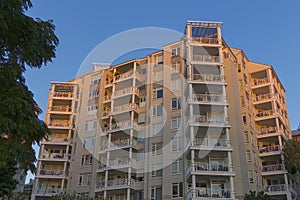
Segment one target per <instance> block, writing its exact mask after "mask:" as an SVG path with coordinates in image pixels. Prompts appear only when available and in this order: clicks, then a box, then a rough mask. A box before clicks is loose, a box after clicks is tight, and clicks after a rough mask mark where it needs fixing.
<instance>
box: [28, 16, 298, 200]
mask: <svg viewBox="0 0 300 200" xmlns="http://www.w3.org/2000/svg"><path fill="white" fill-rule="evenodd" d="M221 28H222V23H220V22H204V21H188V22H187V24H186V27H185V36H184V37H183V38H182V39H180V40H179V41H176V42H174V43H171V44H166V45H165V46H164V47H163V49H162V50H161V51H157V52H154V53H151V54H149V55H147V56H145V57H144V58H139V59H134V60H129V61H126V62H123V63H120V64H117V65H114V66H109V65H106V64H94V70H93V71H92V72H90V73H88V74H85V75H82V76H80V77H78V78H76V79H74V80H71V81H69V82H53V83H52V87H51V89H50V93H49V102H48V109H47V114H46V119H45V120H46V122H47V124H48V126H49V129H50V131H51V133H52V134H51V136H50V138H48V140H44V141H43V142H42V145H41V150H40V155H39V159H38V161H39V162H38V172H37V175H36V181H35V185H34V191H33V195H32V199H44V198H46V197H50V196H52V195H55V194H58V193H60V192H68V193H72V192H76V193H77V195H78V197H81V198H82V199H84V198H92V199H111V200H118V199H127V200H131V199H145V200H159V199H188V200H198V199H199V200H200V199H204V200H205V199H243V197H244V194H245V193H248V192H249V191H250V190H252V191H261V190H264V191H265V192H266V193H267V194H268V195H271V196H272V198H274V199H296V198H297V193H296V191H295V190H294V189H293V188H295V187H294V186H295V180H294V179H293V177H292V176H290V175H289V174H288V173H287V171H286V170H285V168H284V165H283V161H284V158H283V155H282V151H281V150H282V147H283V146H284V144H285V142H286V141H287V139H289V138H290V135H291V132H290V130H289V121H288V116H287V107H286V102H285V91H284V88H283V86H282V85H281V83H280V81H279V79H278V77H277V75H276V73H275V71H274V70H273V68H272V67H271V66H268V65H263V64H258V63H254V62H251V61H249V60H248V58H247V57H246V56H245V54H244V53H243V51H242V50H240V49H234V48H230V47H229V46H228V45H227V44H226V42H225V41H224V40H223V38H222V31H221ZM267 97H269V98H267Z"/></svg>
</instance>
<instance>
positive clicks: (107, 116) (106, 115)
mask: <svg viewBox="0 0 300 200" xmlns="http://www.w3.org/2000/svg"><path fill="white" fill-rule="evenodd" d="M111 114H112V113H111V111H110V110H105V111H103V113H102V119H104V118H109V116H110V115H111Z"/></svg>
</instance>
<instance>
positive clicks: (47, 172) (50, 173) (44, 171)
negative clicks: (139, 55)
mask: <svg viewBox="0 0 300 200" xmlns="http://www.w3.org/2000/svg"><path fill="white" fill-rule="evenodd" d="M37 174H38V175H45V176H64V174H65V172H64V170H49V169H40V170H38V173H37Z"/></svg>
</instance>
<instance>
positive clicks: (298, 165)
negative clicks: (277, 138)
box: [283, 140, 300, 174]
mask: <svg viewBox="0 0 300 200" xmlns="http://www.w3.org/2000/svg"><path fill="white" fill-rule="evenodd" d="M283 154H284V157H285V159H284V163H285V167H286V169H287V170H288V172H289V173H291V174H298V173H299V170H300V142H298V141H296V140H290V141H288V143H287V144H286V145H285V146H284V149H283Z"/></svg>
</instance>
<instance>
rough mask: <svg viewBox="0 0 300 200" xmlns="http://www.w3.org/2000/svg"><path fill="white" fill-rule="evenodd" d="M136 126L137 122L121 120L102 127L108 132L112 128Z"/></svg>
mask: <svg viewBox="0 0 300 200" xmlns="http://www.w3.org/2000/svg"><path fill="white" fill-rule="evenodd" d="M136 126H137V123H135V122H131V121H121V122H117V123H114V124H112V125H111V126H109V127H104V129H103V131H104V132H108V131H112V130H117V129H124V128H130V127H136Z"/></svg>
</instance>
